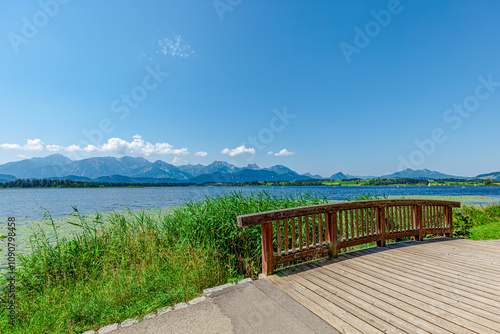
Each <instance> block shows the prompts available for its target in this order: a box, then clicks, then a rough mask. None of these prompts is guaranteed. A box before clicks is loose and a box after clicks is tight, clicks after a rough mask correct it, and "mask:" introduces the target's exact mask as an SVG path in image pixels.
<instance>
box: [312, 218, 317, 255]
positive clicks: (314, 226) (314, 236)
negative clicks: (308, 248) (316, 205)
mask: <svg viewBox="0 0 500 334" xmlns="http://www.w3.org/2000/svg"><path fill="white" fill-rule="evenodd" d="M312 247H313V248H314V247H316V215H315V214H313V215H312Z"/></svg>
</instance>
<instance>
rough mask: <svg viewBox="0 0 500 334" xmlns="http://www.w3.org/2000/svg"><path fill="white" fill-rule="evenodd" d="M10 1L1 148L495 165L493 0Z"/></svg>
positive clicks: (307, 162) (4, 7)
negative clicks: (440, 0)
mask: <svg viewBox="0 0 500 334" xmlns="http://www.w3.org/2000/svg"><path fill="white" fill-rule="evenodd" d="M0 9H1V10H0V32H1V34H0V35H1V36H2V38H1V39H0V48H1V50H2V52H1V53H0V57H1V58H0V59H1V61H0V76H1V80H0V110H1V124H2V127H1V132H0V163H5V162H8V161H14V160H20V159H23V158H24V157H35V156H45V155H49V154H52V153H62V154H65V155H67V156H69V157H71V158H74V159H80V158H86V157H91V156H122V155H132V156H144V157H146V158H147V159H150V160H152V161H154V160H157V159H161V160H164V161H167V162H174V163H175V164H184V163H194V164H195V163H202V164H205V165H206V164H209V163H211V162H212V161H214V160H225V161H228V162H231V163H234V164H236V165H239V166H243V165H247V164H248V163H257V164H258V165H260V166H261V167H267V166H271V165H275V164H283V165H286V166H288V167H290V168H292V169H294V170H296V171H298V172H301V173H303V172H311V173H314V174H316V173H318V174H321V175H324V176H330V175H331V174H333V173H334V172H338V171H343V172H344V173H349V174H354V175H381V174H384V173H389V172H395V171H397V170H398V169H402V168H406V167H410V168H415V169H421V168H429V169H432V170H439V171H441V172H445V173H449V174H454V175H464V176H472V175H477V174H479V173H484V172H491V171H498V170H500V154H499V153H500V145H498V143H499V142H500V131H498V124H500V62H499V61H498V59H500V24H498V15H499V14H500V3H499V2H498V1H493V0H490V1H453V2H452V1H447V2H434V1H409V0H401V1H394V0H391V1H370V2H368V1H347V0H346V1H317V2H305V1H293V0H287V1H274V2H269V1H247V0H220V1H219V0H217V1H213V2H212V1H190V0H187V1H148V2H147V4H146V3H145V2H141V1H117V0H115V1H106V2H102V1H94V0H89V1H85V2H79V1H75V0H72V1H67V0H64V1H63V0H59V1H57V0H42V1H39V2H37V1H23V2H22V3H19V2H13V1H8V2H5V1H4V2H2V4H1V5H0ZM28 140H29V141H28Z"/></svg>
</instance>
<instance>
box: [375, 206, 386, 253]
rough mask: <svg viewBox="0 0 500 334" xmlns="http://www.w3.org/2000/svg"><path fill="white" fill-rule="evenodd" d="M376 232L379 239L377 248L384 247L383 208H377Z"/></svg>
mask: <svg viewBox="0 0 500 334" xmlns="http://www.w3.org/2000/svg"><path fill="white" fill-rule="evenodd" d="M377 232H378V233H380V238H381V239H380V240H377V247H385V207H380V206H377Z"/></svg>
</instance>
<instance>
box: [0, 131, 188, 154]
mask: <svg viewBox="0 0 500 334" xmlns="http://www.w3.org/2000/svg"><path fill="white" fill-rule="evenodd" d="M0 148H3V149H6V150H18V151H51V152H57V151H67V152H81V151H84V152H111V153H119V154H133V155H139V156H150V155H187V154H189V151H188V149H187V148H186V147H184V148H177V149H176V148H174V147H173V146H172V145H170V144H168V143H155V144H153V143H150V142H146V141H144V139H142V137H141V136H140V135H135V136H134V137H133V140H132V141H131V142H128V141H126V140H123V139H120V138H110V139H108V141H107V142H106V143H104V144H102V145H99V146H95V145H88V146H86V147H80V146H78V145H70V146H67V147H65V146H61V145H45V144H44V143H43V142H42V141H41V140H40V139H28V140H27V143H26V145H24V146H21V145H19V144H0Z"/></svg>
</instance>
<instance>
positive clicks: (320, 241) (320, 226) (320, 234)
mask: <svg viewBox="0 0 500 334" xmlns="http://www.w3.org/2000/svg"><path fill="white" fill-rule="evenodd" d="M322 216H323V214H322V213H320V214H318V245H320V246H323V245H324V244H323V217H322Z"/></svg>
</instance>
